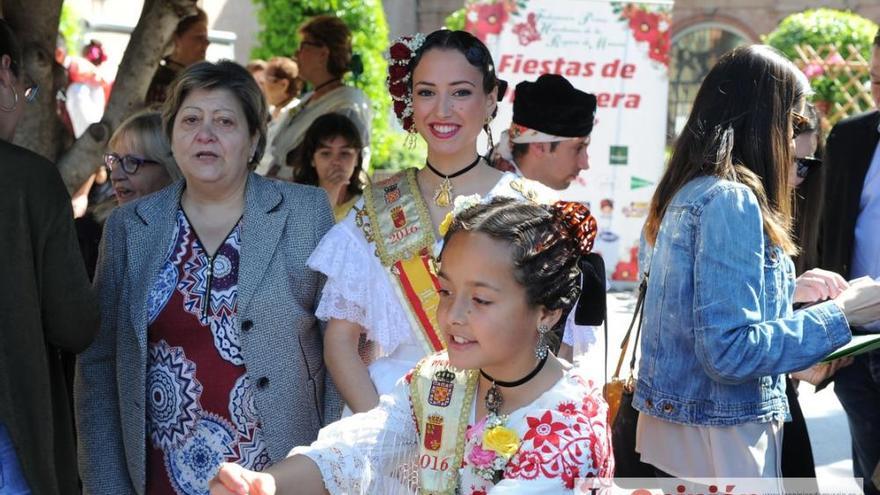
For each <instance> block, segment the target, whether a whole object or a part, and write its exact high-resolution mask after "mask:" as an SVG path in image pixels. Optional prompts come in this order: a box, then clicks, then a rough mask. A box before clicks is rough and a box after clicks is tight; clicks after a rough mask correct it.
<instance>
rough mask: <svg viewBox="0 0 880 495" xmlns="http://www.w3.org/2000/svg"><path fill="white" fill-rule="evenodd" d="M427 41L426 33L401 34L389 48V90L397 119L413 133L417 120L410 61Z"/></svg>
mask: <svg viewBox="0 0 880 495" xmlns="http://www.w3.org/2000/svg"><path fill="white" fill-rule="evenodd" d="M424 42H425V35H424V34H422V33H415V34H413V35H412V36H401V37H400V38H397V39H396V40H394V42H393V43H391V46H390V47H389V48H388V54H387V58H388V78H387V79H386V81H385V83H386V84H387V85H388V92H389V93H390V94H391V100H392V101H393V103H394V113H395V114H396V115H397V120H399V121H400V125H401V126H403V130H405V131H407V132H409V133H410V135H413V134H414V133H415V122H414V121H413V108H412V88H411V87H410V83H411V81H410V79H411V78H412V74H411V72H410V62H412V59H413V58H415V56H416V53H417V52H418V51H419V48H421V46H422V44H423V43H424Z"/></svg>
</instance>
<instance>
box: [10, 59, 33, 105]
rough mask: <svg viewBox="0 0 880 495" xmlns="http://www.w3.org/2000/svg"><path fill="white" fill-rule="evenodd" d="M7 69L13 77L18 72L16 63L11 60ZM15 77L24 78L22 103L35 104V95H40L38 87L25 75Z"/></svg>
mask: <svg viewBox="0 0 880 495" xmlns="http://www.w3.org/2000/svg"><path fill="white" fill-rule="evenodd" d="M8 69H9V70H10V71H12V74H13V75H15V73H16V72H19V70H18V63H16V62H15V61H14V60H13V61H12V63H11V64H9V67H8ZM17 77H23V78H24V81H25V83H26V87H25V88H24V101H26V102H28V103H33V102H35V101H36V100H37V95H39V94H40V85H39V84H37V83H35V82H34V81H33V80H32V79H31V78H30V77H29V76H27V75H26V74H22V75H20V76H17ZM16 98H18V96H16Z"/></svg>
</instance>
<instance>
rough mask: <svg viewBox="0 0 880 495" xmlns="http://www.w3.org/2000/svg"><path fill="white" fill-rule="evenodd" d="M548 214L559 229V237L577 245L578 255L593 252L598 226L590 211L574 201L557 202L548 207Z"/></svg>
mask: <svg viewBox="0 0 880 495" xmlns="http://www.w3.org/2000/svg"><path fill="white" fill-rule="evenodd" d="M550 213H551V214H552V215H553V220H554V221H555V222H556V224H557V226H558V227H560V229H559V236H560V237H561V238H563V239H569V240H571V241H572V242H574V243H575V245H577V249H578V251H579V252H580V254H582V255H584V254H587V253H589V252H591V251H592V250H593V241H595V240H596V232H597V230H598V226H597V224H596V219H595V218H594V217H593V215H592V214H590V209H589V208H587V207H586V206H584V205H583V204H581V203H578V202H575V201H557V202H556V203H553V205H552V206H551V207H550Z"/></svg>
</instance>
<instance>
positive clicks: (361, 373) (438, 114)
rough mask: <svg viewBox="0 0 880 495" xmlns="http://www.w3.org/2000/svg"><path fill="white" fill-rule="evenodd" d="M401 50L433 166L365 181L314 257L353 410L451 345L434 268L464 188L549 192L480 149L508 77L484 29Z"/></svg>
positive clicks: (329, 334) (331, 351) (328, 341)
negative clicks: (503, 77)
mask: <svg viewBox="0 0 880 495" xmlns="http://www.w3.org/2000/svg"><path fill="white" fill-rule="evenodd" d="M404 46H408V48H407V50H406V51H404V50H402V49H401V48H402V47H404ZM392 48H393V51H392V52H391V54H392V60H391V62H390V65H389V71H391V72H390V74H391V75H392V77H391V78H390V80H389V85H390V87H391V88H392V89H391V91H392V95H393V97H394V98H395V99H399V100H400V101H411V106H409V107H408V108H405V107H403V106H400V105H396V108H397V116H398V118H399V119H400V120H401V122H402V124H403V126H404V128H405V129H407V130H408V131H410V132H413V133H415V132H418V133H419V134H420V135H421V136H422V137H423V138H424V139H425V141H427V144H428V156H427V164H428V165H427V166H426V167H425V168H423V169H421V170H418V171H417V170H416V169H414V168H411V169H407V170H405V171H403V172H400V173H397V174H395V175H394V176H392V177H390V178H388V179H387V180H385V181H382V182H379V183H374V184H372V185H370V186H368V187H366V188H365V189H364V196H363V199H362V200H360V201H358V202H357V203H356V204H355V206H354V207H353V209H352V211H351V213H350V214H349V215H348V216H347V217H346V218H345V219H344V220H343V221H342V222H340V223H338V224H337V225H336V226H335V227H334V228H333V229H331V230H330V232H329V233H328V234H327V236H326V237H324V239H323V240H322V241H321V244H320V245H319V246H318V248H317V249H316V250H315V253H314V254H313V255H312V256H311V258H309V267H311V268H312V269H313V270H316V271H319V272H321V273H323V274H325V275H326V276H327V283H326V285H325V286H324V291H323V293H322V297H321V303H320V305H319V307H318V311H317V315H318V317H319V318H321V319H324V320H329V321H328V323H327V330H326V332H325V336H324V349H325V355H324V359H325V361H326V362H327V368H328V369H329V370H330V373H331V374H332V375H333V379H334V381H335V383H336V385H337V387H339V390H340V393H341V394H342V396H343V397H344V398H345V401H346V404H347V406H348V408H349V409H350V410H351V411H353V412H363V411H367V410H369V409H371V408H373V407H375V406H376V404H378V402H379V396H380V395H382V394H384V393H388V392H390V391H391V390H392V388H393V387H394V384H395V383H396V382H397V380H398V379H399V378H400V377H401V376H403V375H404V374H405V373H406V372H407V371H409V370H410V369H412V367H413V366H414V365H415V364H416V363H417V362H418V361H419V360H420V359H421V358H423V357H425V356H426V355H428V354H431V353H433V352H435V351H438V350H441V349H443V348H444V345H445V341H444V340H443V336H442V335H441V334H440V333H439V329H438V327H437V323H436V322H437V320H436V308H437V304H438V303H439V299H438V297H439V296H438V295H437V292H436V290H437V287H436V285H435V283H434V282H433V280H434V278H433V276H432V272H431V266H432V264H433V262H434V255H435V252H437V251H438V250H439V246H440V244H441V243H442V240H441V239H440V238H439V237H438V236H437V232H438V230H437V229H438V228H439V226H440V224H441V222H442V221H443V219H444V217H445V216H446V214H447V213H448V212H449V211H450V210H451V209H452V207H453V199H454V197H455V196H458V195H478V196H487V195H489V196H497V195H506V196H514V197H518V198H523V197H526V196H535V197H538V196H539V195H540V194H539V192H538V191H537V188H540V187H541V186H540V185H539V184H537V183H533V182H531V181H528V180H526V179H521V178H517V177H516V176H515V175H513V174H510V173H507V174H503V173H501V172H499V171H498V170H495V169H494V168H492V167H490V166H489V165H488V162H486V160H485V159H484V158H482V157H481V156H480V155H479V154H478V153H477V137H478V136H479V134H480V132H481V131H483V130H484V126H486V122H487V121H488V120H489V119H491V117H492V116H493V115H494V114H495V109H496V105H497V97H498V91H499V86H500V85H501V82H500V81H499V80H498V78H497V76H496V75H495V70H494V64H493V62H492V56H491V55H490V53H489V50H488V49H487V48H486V46H485V45H483V43H482V42H481V41H480V40H479V39H477V38H475V37H474V36H473V35H471V34H470V33H467V32H464V31H447V30H440V31H435V32H433V33H431V34H430V35H428V36H427V37H425V36H424V35H416V36H415V37H413V38H411V39H410V38H405V39H401V40H398V41H397V42H395V43H394V44H392ZM404 52H405V53H407V54H408V55H407V56H405V57H402V58H396V57H395V56H394V54H395V53H404ZM399 68H402V69H403V70H402V71H400V70H397V69H399ZM545 330H548V331H549V329H545ZM362 336H363V339H364V342H362V341H361V338H362ZM359 344H361V345H359ZM346 412H347V411H346Z"/></svg>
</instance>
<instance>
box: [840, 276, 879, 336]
mask: <svg viewBox="0 0 880 495" xmlns="http://www.w3.org/2000/svg"><path fill="white" fill-rule="evenodd" d="M834 302H835V303H836V304H837V306H838V307H839V308H840V310H841V311H843V314H844V315H846V321H847V322H849V324H850V326H851V327H860V326H864V325H867V324H868V323H871V322H874V321H877V320H880V282H877V281H876V280H873V279H871V277H862V278H860V279H857V280H853V281H852V283H851V284H850V286H849V288H848V289H846V290H845V291H843V292H842V293H840V295H838V296H837V297H835V298H834Z"/></svg>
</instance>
